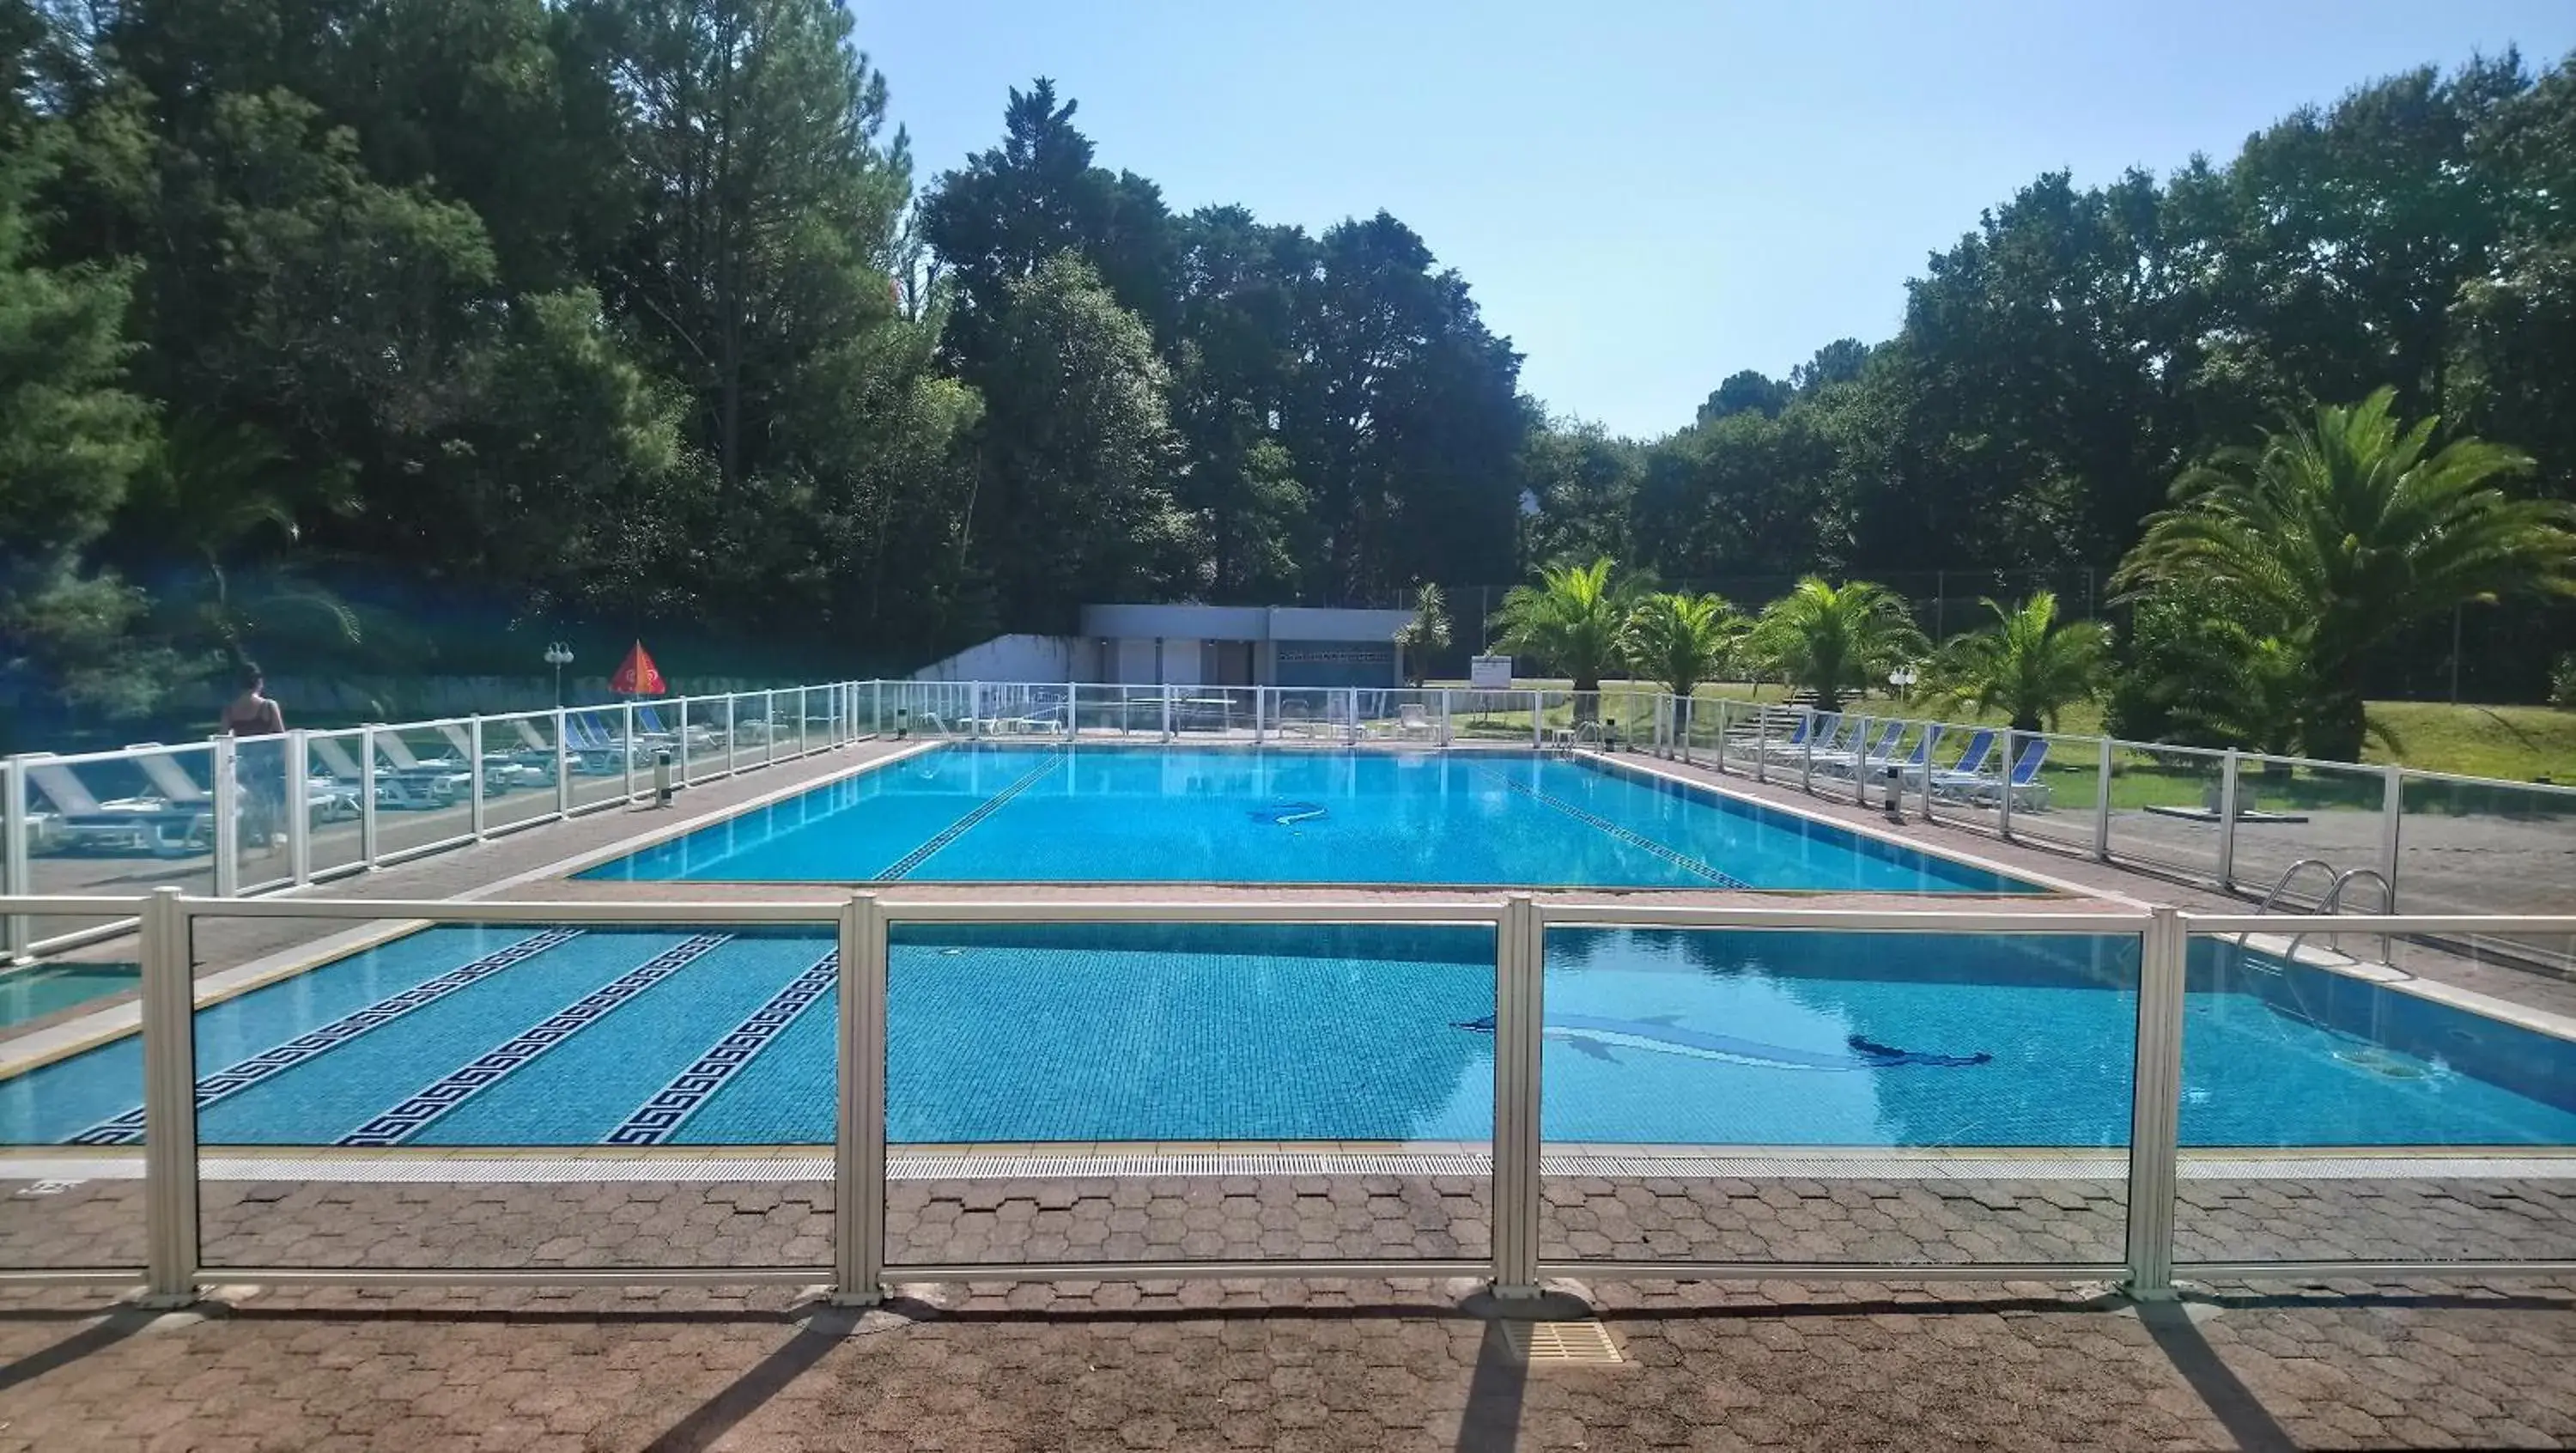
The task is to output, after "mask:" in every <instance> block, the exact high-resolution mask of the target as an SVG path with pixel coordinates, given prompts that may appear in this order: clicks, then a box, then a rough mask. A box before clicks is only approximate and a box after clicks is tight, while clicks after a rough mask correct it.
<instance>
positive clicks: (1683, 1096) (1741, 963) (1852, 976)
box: [1539, 927, 2139, 1265]
mask: <svg viewBox="0 0 2576 1453" xmlns="http://www.w3.org/2000/svg"><path fill="white" fill-rule="evenodd" d="M2138 970H2139V941H2138V936H2137V935H2135V934H2121V935H2108V936H2103V935H2029V936H2025V935H1974V936H1970V935H1957V934H1929V933H1912V932H1906V933H1848V932H1816V931H1788V932H1753V931H1735V930H1699V929H1690V930H1663V929H1633V928H1583V927H1552V928H1550V929H1549V930H1548V933H1547V947H1546V973H1545V978H1546V1008H1545V1012H1544V1015H1543V1021H1544V1026H1545V1027H1544V1034H1545V1042H1544V1046H1543V1049H1542V1062H1543V1063H1542V1106H1541V1116H1540V1118H1541V1125H1542V1129H1543V1132H1544V1134H1545V1137H1546V1145H1545V1151H1544V1155H1543V1164H1542V1171H1543V1174H1542V1183H1541V1193H1542V1201H1543V1204H1542V1207H1541V1211H1540V1222H1539V1254H1540V1257H1541V1259H1543V1260H1552V1261H1553V1260H1570V1259H1580V1260H1585V1261H1591V1262H1596V1263H1602V1264H1607V1265H1615V1264H1617V1263H1619V1262H1623V1261H1624V1262H1640V1261H1726V1262H1836V1263H1886V1264H1895V1265H1925V1264H1931V1265H1966V1264H1971V1263H1976V1262H2047V1263H2051V1264H2082V1265H2094V1264H2110V1263H2117V1262H2119V1261H2120V1260H2122V1257H2123V1254H2124V1244H2123V1238H2124V1234H2125V1225H2126V1217H2127V1191H2126V1180H2127V1160H2126V1147H2127V1145H2128V1140H2129V1121H2130V1086H2131V1081H2132V1070H2133V1060H2134V1054H2135V1046H2136V1042H2137V1041H2136V1035H2137V986H2138Z"/></svg>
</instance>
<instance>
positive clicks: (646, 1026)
mask: <svg viewBox="0 0 2576 1453" xmlns="http://www.w3.org/2000/svg"><path fill="white" fill-rule="evenodd" d="M197 940H198V948H199V969H200V972H201V973H203V974H216V973H226V972H243V973H250V974H265V973H268V972H270V971H271V970H282V971H283V972H284V976H283V977H280V978H276V979H274V980H272V981H271V982H268V983H266V984H264V985H263V986H262V987H259V988H256V989H253V990H251V991H250V992H248V993H244V994H240V995H238V996H236V997H233V998H229V999H225V1000H222V1001H221V1002H218V1003H211V1004H205V1005H202V1006H201V1007H200V1008H199V1009H198V1011H197V1015H196V1052H197V1064H196V1070H197V1133H198V1137H199V1140H200V1143H201V1145H202V1147H203V1149H202V1151H201V1154H200V1160H201V1166H202V1190H201V1214H200V1221H199V1226H200V1240H201V1245H202V1256H203V1260H204V1263H205V1265H206V1267H207V1269H208V1270H207V1275H208V1277H209V1279H216V1278H218V1277H219V1276H220V1274H221V1272H222V1270H223V1269H224V1268H226V1267H289V1268H298V1269H331V1270H385V1269H393V1268H430V1269H439V1270H486V1269H508V1270H532V1269H542V1268H551V1267H639V1268H642V1267H677V1266H775V1265H787V1266H813V1267H817V1268H820V1267H825V1266H828V1265H829V1264H830V1262H831V1236H830V1217H831V1209H832V1200H831V1190H832V1156H831V1150H830V1144H831V1140H832V1135H833V1116H834V1106H835V1103H836V1102H835V1097H834V1096H833V1095H832V1094H831V1092H830V1086H831V1085H832V1083H833V1080H834V1075H835V1067H834V1045H835V1043H836V1039H835V1034H834V1022H835V1020H834V1016H835V1013H836V1010H835V1006H834V999H833V995H834V982H835V979H836V976H837V972H838V966H839V960H838V956H837V953H836V940H835V935H834V931H833V929H831V928H830V927H827V926H824V925H814V926H810V927H808V926H802V925H799V926H794V927H761V926H750V925H739V924H735V925H722V926H694V925H689V924H672V925H637V924H617V925H604V924H597V925H591V926H588V927H581V928H574V927H570V926H566V927H560V928H548V927H543V926H529V925H491V926H480V925H438V926H433V927H427V928H420V927H414V926H406V925H401V924H369V923H359V924H353V923H350V922H348V921H346V920H308V919H224V918H220V917H206V916H201V917H199V918H198V919H197ZM99 1053H100V1052H97V1051H93V1052H92V1054H91V1055H90V1056H82V1057H78V1058H75V1059H72V1060H67V1061H63V1062H61V1063H59V1064H57V1065H53V1066H49V1067H47V1069H45V1070H43V1071H40V1072H39V1074H41V1075H46V1076H50V1077H51V1078H52V1080H53V1081H54V1082H55V1083H56V1084H58V1085H59V1086H60V1087H61V1089H62V1091H63V1092H65V1093H68V1092H70V1091H71V1090H73V1089H75V1088H77V1089H79V1090H80V1091H81V1092H82V1093H85V1094H90V1095H92V1096H93V1097H94V1098H97V1099H98V1100H99V1106H100V1108H98V1109H97V1111H96V1113H95V1114H93V1113H92V1112H91V1111H89V1110H84V1111H83V1115H82V1116H73V1117H68V1118H65V1119H62V1120H59V1121H51V1122H48V1123H47V1124H46V1125H45V1126H44V1127H42V1129H43V1131H45V1132H47V1133H52V1132H56V1131H59V1130H60V1129H61V1127H62V1126H64V1125H68V1124H69V1121H70V1119H77V1118H83V1117H84V1116H86V1117H88V1118H87V1119H86V1121H85V1126H86V1127H88V1128H91V1129H92V1130H93V1132H94V1134H95V1135H100V1136H109V1137H113V1136H115V1135H118V1134H120V1133H122V1130H123V1129H124V1127H126V1126H127V1125H129V1124H130V1123H131V1120H132V1108H133V1106H134V1105H135V1104H136V1103H139V1093H129V1094H123V1095H118V1094H109V1093H107V1092H106V1091H105V1090H104V1089H99V1088H95V1087H93V1086H92V1081H93V1079H94V1078H95V1076H96V1074H97V1073H98V1067H97V1066H96V1065H95V1064H94V1062H93V1061H94V1059H95V1057H96V1056H97V1055H98V1054H99ZM818 1087H819V1088H818ZM110 1102H114V1103H110ZM99 1127H103V1128H99ZM73 1133H79V1132H77V1131H75V1132H73ZM118 1143H121V1142H118ZM533 1152H543V1153H542V1154H534V1153H533ZM679 1162H686V1163H688V1164H689V1166H690V1169H689V1172H688V1174H687V1176H686V1177H685V1178H682V1177H676V1176H672V1175H666V1174H663V1173H661V1171H660V1167H662V1166H665V1165H671V1164H675V1163H679ZM603 1167H605V1168H606V1171H607V1173H606V1174H603Z"/></svg>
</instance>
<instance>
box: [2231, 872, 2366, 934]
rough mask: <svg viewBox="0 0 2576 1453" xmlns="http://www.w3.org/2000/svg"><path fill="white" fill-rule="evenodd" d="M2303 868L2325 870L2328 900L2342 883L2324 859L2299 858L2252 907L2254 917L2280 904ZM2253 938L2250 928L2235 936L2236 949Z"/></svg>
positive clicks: (2340, 878)
mask: <svg viewBox="0 0 2576 1453" xmlns="http://www.w3.org/2000/svg"><path fill="white" fill-rule="evenodd" d="M2304 868H2323V869H2325V870H2326V896H2327V898H2328V899H2331V898H2332V897H2333V896H2334V885H2335V884H2337V883H2340V882H2342V881H2343V875H2342V874H2341V873H2338V872H2337V871H2335V865H2334V864H2332V863H2329V862H2327V861H2326V860H2325V859H2323V858H2301V859H2299V860H2298V861H2297V862H2295V863H2292V864H2291V865H2290V866H2288V867H2286V868H2283V869H2282V870H2281V876H2280V877H2278V878H2276V879H2274V880H2273V882H2272V890H2271V891H2270V892H2268V893H2266V894H2264V895H2263V901H2262V902H2260V903H2258V904H2256V905H2254V916H2255V917H2257V918H2260V917H2262V916H2263V915H2264V914H2266V913H2269V912H2271V911H2272V905H2273V904H2275V903H2278V902H2280V901H2281V895H2282V894H2283V893H2285V892H2287V891H2289V887H2290V880H2291V879H2293V878H2295V877H2297V876H2299V872H2300V870H2301V869H2304ZM2328 911H2329V912H2331V911H2332V910H2328ZM2253 936H2254V930H2252V929H2250V928H2249V929H2247V930H2245V931H2244V932H2243V933H2240V934H2238V935H2237V936H2236V946H2237V947H2238V948H2243V947H2245V941H2246V940H2247V939H2249V938H2252V937H2253Z"/></svg>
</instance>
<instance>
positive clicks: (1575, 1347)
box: [1503, 1318, 1619, 1367]
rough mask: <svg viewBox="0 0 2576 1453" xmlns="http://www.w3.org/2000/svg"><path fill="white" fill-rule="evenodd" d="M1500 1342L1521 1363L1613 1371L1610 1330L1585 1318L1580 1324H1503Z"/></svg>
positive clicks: (1615, 1347) (1614, 1354) (1614, 1357)
mask: <svg viewBox="0 0 2576 1453" xmlns="http://www.w3.org/2000/svg"><path fill="white" fill-rule="evenodd" d="M1503 1339H1504V1340H1505V1341H1506V1342H1508V1343H1510V1344H1511V1349H1512V1351H1513V1353H1514V1354H1516V1355H1517V1356H1518V1357H1519V1358H1520V1359H1521V1360H1522V1361H1523V1362H1527V1363H1530V1364H1532V1365H1533V1366H1537V1365H1545V1366H1549V1367H1617V1366H1618V1365H1619V1348H1618V1345H1617V1344H1616V1343H1614V1342H1612V1341H1611V1340H1610V1329H1609V1328H1607V1327H1604V1326H1602V1325H1601V1324H1600V1323H1599V1322H1596V1321H1592V1320H1591V1319H1589V1318H1586V1319H1585V1320H1583V1321H1580V1322H1505V1323H1504V1324H1503Z"/></svg>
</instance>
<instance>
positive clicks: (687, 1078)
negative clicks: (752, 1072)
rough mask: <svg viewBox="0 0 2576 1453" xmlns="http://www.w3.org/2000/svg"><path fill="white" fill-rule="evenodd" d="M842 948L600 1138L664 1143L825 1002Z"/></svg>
mask: <svg viewBox="0 0 2576 1453" xmlns="http://www.w3.org/2000/svg"><path fill="white" fill-rule="evenodd" d="M840 972H841V952H840V950H838V949H834V950H833V951H832V952H830V953H827V954H825V955H823V957H822V958H820V959H818V960H816V961H815V962H814V964H813V965H812V966H811V967H809V968H807V969H806V970H805V971H804V972H803V973H801V974H798V975H797V976H796V977H795V978H793V979H790V980H788V981H787V987H785V988H783V989H781V990H779V991H778V992H777V994H775V995H774V996H772V997H771V999H770V1001H769V1002H768V1003H766V1004H763V1005H761V1006H760V1007H759V1008H758V1009H755V1010H753V1011H752V1012H751V1015H750V1017H748V1018H746V1019H744V1020H743V1021H742V1023H740V1024H737V1025H735V1026H734V1027H733V1029H732V1030H731V1031H729V1032H728V1033H727V1034H726V1035H725V1037H724V1038H722V1039H719V1040H717V1041H716V1042H715V1046H714V1047H713V1048H711V1049H709V1050H708V1051H707V1052H706V1053H705V1054H702V1055H700V1056H698V1058H697V1062H696V1063H694V1064H692V1065H690V1066H689V1067H688V1068H687V1069H684V1070H682V1071H680V1072H679V1073H678V1074H676V1075H674V1076H672V1077H671V1082H670V1083H669V1084H667V1085H665V1086H663V1087H662V1088H661V1089H660V1090H658V1091H656V1092H655V1093H654V1095H653V1098H651V1099H649V1100H647V1101H645V1102H644V1103H643V1104H642V1105H640V1106H638V1107H636V1110H635V1113H634V1114H632V1115H629V1116H627V1117H626V1119H625V1121H624V1122H623V1123H622V1124H620V1125H619V1126H618V1127H617V1128H616V1129H614V1130H611V1131H609V1132H608V1134H607V1135H606V1136H604V1137H602V1138H601V1142H600V1143H601V1144H603V1145H660V1144H662V1143H664V1142H665V1141H668V1140H669V1139H670V1138H671V1137H672V1136H673V1135H674V1134H677V1133H678V1132H679V1129H680V1126H681V1125H682V1124H683V1123H684V1122H686V1121H687V1120H688V1118H689V1117H690V1116H691V1115H694V1114H696V1113H697V1109H698V1107H699V1106H700V1105H703V1104H705V1103H706V1102H707V1101H708V1100H709V1099H710V1098H712V1097H713V1096H714V1095H715V1093H716V1091H718V1090H721V1089H723V1088H724V1087H725V1086H726V1085H727V1084H728V1083H730V1082H731V1081H732V1079H733V1077H734V1076H735V1075H737V1074H740V1073H741V1072H742V1069H743V1066H745V1065H748V1064H750V1063H751V1062H752V1060H754V1059H755V1058H757V1057H758V1056H759V1054H760V1052H761V1051H762V1050H764V1049H767V1048H769V1046H770V1044H771V1043H772V1042H773V1041H775V1040H776V1039H777V1038H778V1036H779V1035H781V1034H783V1033H785V1032H786V1030H787V1026H789V1025H791V1024H793V1023H795V1022H796V1017H797V1016H798V1015H800V1014H803V1013H804V1012H805V1011H806V1010H808V1009H811V1008H813V1007H814V1006H815V1005H817V1004H820V1003H822V1002H823V997H824V996H825V995H827V994H829V993H831V992H832V982H833V980H834V979H836V978H838V977H839V976H840Z"/></svg>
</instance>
